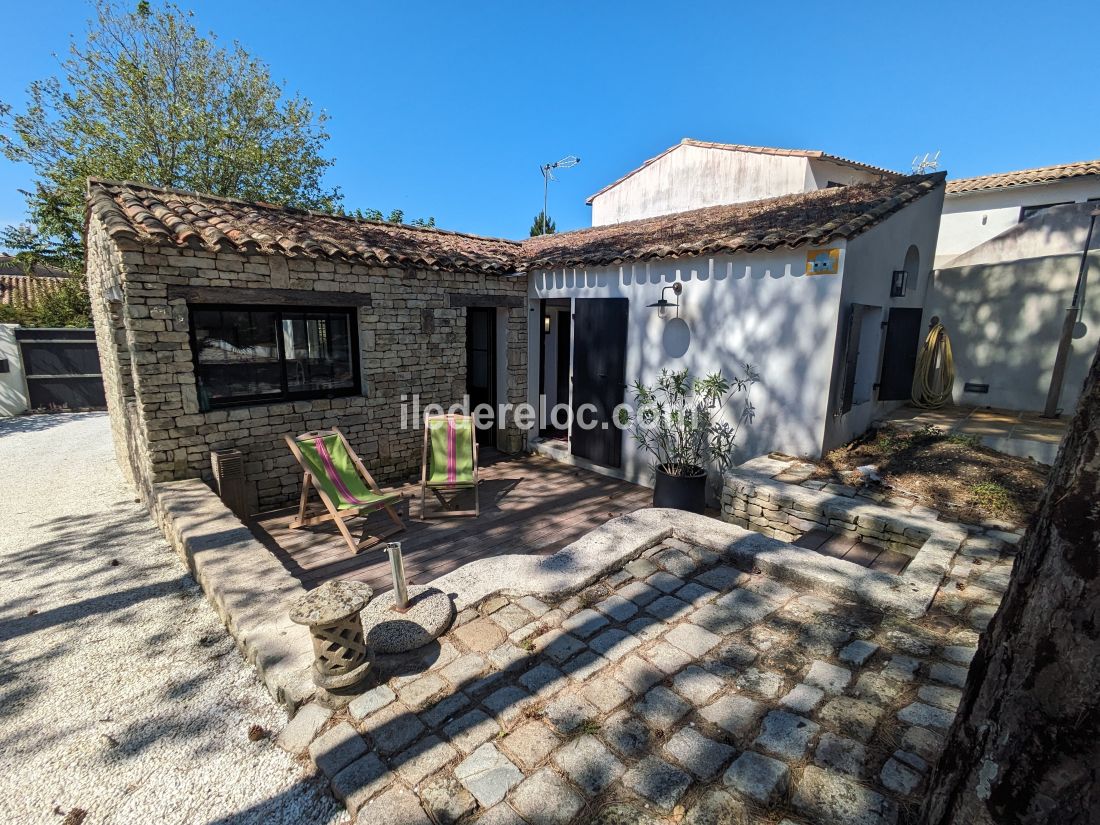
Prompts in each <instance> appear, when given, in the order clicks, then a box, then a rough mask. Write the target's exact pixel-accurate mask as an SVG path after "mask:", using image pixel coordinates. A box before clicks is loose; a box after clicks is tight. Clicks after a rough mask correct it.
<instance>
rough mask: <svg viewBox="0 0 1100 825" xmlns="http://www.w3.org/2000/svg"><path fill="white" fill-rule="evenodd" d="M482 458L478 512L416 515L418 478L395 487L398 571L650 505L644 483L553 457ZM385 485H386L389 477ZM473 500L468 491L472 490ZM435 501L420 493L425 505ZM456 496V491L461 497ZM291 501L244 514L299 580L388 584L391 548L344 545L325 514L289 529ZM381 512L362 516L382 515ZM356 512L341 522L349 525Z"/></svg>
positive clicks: (444, 568)
mask: <svg viewBox="0 0 1100 825" xmlns="http://www.w3.org/2000/svg"><path fill="white" fill-rule="evenodd" d="M489 453H490V451H488V450H484V451H483V453H482V461H481V515H480V516H479V517H478V518H472V517H469V518H456V517H450V518H439V519H428V520H426V521H420V520H419V516H420V500H419V499H420V485H419V484H418V483H417V484H406V485H404V486H401V487H398V488H397V489H399V490H400V491H401V492H402V493H403V494H404V495H405V499H406V500H405V502H404V503H403V504H402V505H401V507H400V508H399V511H400V512H401V516H402V518H405V517H406V514H407V513H408V512H409V510H410V509H411V511H412V512H411V515H412V516H414V518H406V525H407V526H408V529H407V530H406V531H405V532H404V533H399V534H397V535H396V536H394V537H393V540H395V541H400V542H401V546H402V551H403V554H404V557H405V572H406V575H407V577H408V580H409V581H410V582H411V583H415V584H426V583H427V582H429V581H431V580H432V579H435V578H437V577H439V576H442V575H443V574H444V573H449V572H450V571H452V570H455V569H457V568H458V567H461V566H462V565H464V564H466V563H467V562H470V561H474V560H476V559H484V558H489V557H491V556H497V555H501V554H505V553H538V554H548V553H553V552H554V551H556V550H558V549H560V548H562V547H564V546H565V545H567V544H569V543H571V542H573V541H576V539H578V538H579V537H580V536H582V535H583V534H585V533H587V532H588V531H589V530H592V529H593V528H595V527H598V526H599V525H601V524H603V523H604V522H606V521H607V520H609V519H611V518H614V517H615V516H620V515H623V514H624V513H630V512H633V511H634V510H637V509H639V508H641V507H648V506H649V504H650V501H651V498H652V491H651V490H649V489H647V488H645V487H640V486H638V485H636V484H630V483H628V482H625V481H620V480H618V479H613V478H608V477H606V476H602V475H599V474H598V473H593V472H591V471H588V470H582V469H580V468H577V467H570V466H567V465H565V464H560V463H558V462H556V461H553V460H552V459H549V458H546V457H544V456H525V457H521V458H514V457H510V456H504V455H501V454H499V453H498V454H493V455H490V454H489ZM383 486H384V489H387V490H388V489H391V487H389V486H385V485H383ZM470 501H471V506H472V494H471V497H470ZM433 504H435V505H436V508H437V509H438V503H436V502H435V501H434V499H433V498H432V496H431V494H429V496H428V506H429V512H431V511H432V505H433ZM462 505H463V502H461V501H460V506H462ZM293 513H294V508H293V507H288V508H286V509H283V510H274V511H270V512H267V513H261V514H259V515H258V516H255V517H254V518H253V519H252V522H251V526H252V529H253V531H254V532H255V533H256V535H257V537H258V538H259V539H260V541H262V542H263V543H264V544H265V545H266V546H267V547H268V548H269V549H270V550H271V552H272V553H273V554H274V555H275V557H276V558H278V559H279V560H280V561H281V562H282V563H283V565H284V566H285V567H286V569H287V570H288V571H290V573H291V574H292V575H294V576H295V577H296V578H298V580H299V581H301V582H302V583H303V584H304V585H305V586H306V587H308V588H313V587H316V586H317V585H319V584H321V583H323V582H325V581H327V580H329V579H336V578H339V579H354V580H357V581H364V582H367V583H368V584H370V585H371V586H372V587H373V588H374V590H375V592H376V593H380V592H385V591H387V590H389V589H390V587H391V583H390V568H389V558H388V557H387V556H386V554H385V553H384V552H382V551H381V550H379V549H378V547H373V548H370V549H368V550H364V551H363V552H361V553H359V554H357V555H352V554H351V552H350V551H349V550H348V547H347V545H346V544H345V543H344V542H343V540H341V538H340V536H339V534H338V533H337V532H336V529H335V527H333V526H332V525H331V524H327V525H321V526H318V527H313V528H303V529H298V530H291V529H290V528H289V527H287V524H288V523H289V522H290V519H291V516H292V515H293ZM388 523H389V522H388V520H386V519H385V516H384V515H382V514H379V513H375V514H372V515H371V516H370V522H369V524H370V526H371V527H374V526H376V525H378V526H382V525H383V524H388ZM362 524H363V522H362V520H360V519H354V520H352V522H350V524H349V526H350V527H351V529H352V532H353V533H354V534H355V535H358V534H359V531H360V530H362Z"/></svg>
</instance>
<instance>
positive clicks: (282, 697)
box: [150, 479, 317, 713]
mask: <svg viewBox="0 0 1100 825" xmlns="http://www.w3.org/2000/svg"><path fill="white" fill-rule="evenodd" d="M150 509H151V510H152V515H153V518H154V520H155V521H156V522H157V526H159V527H160V530H161V532H162V533H164V536H165V538H166V539H168V542H169V544H171V545H172V548H173V549H174V550H175V551H176V553H177V554H178V555H179V556H180V558H181V559H182V560H183V562H184V564H186V565H187V569H188V570H189V571H190V573H191V575H192V576H193V577H194V578H195V581H197V582H198V583H199V585H200V586H201V587H202V589H203V591H204V592H205V593H206V598H207V599H208V600H209V601H210V603H211V604H212V605H213V606H214V609H215V610H216V611H217V612H218V615H219V616H220V617H221V619H222V622H223V623H224V624H225V627H226V629H227V630H228V631H229V633H230V635H232V636H233V638H234V639H235V640H236V642H237V647H238V648H239V649H240V651H241V654H242V655H243V656H244V658H245V660H246V661H247V662H248V663H249V664H251V665H253V666H254V667H255V668H256V671H257V672H258V673H259V676H260V679H261V681H262V682H263V683H264V686H265V687H266V688H267V690H268V692H269V693H270V694H271V695H272V697H273V698H274V699H275V701H276V702H278V703H279V704H281V705H283V706H285V707H286V708H287V710H288V711H290V712H291V713H294V711H295V710H296V709H297V708H298V706H300V705H302V704H303V703H305V702H307V701H308V700H309V699H310V697H312V696H313V695H314V693H316V691H317V688H316V686H315V685H314V684H313V680H312V679H311V677H310V674H309V669H310V666H311V665H312V663H313V644H312V642H311V640H310V635H309V629H308V628H306V627H303V626H301V625H297V624H294V622H292V621H291V620H290V617H289V610H290V603H291V602H292V601H294V600H295V599H297V598H298V597H300V596H301V595H302V594H304V593H305V592H306V589H305V587H303V586H302V584H301V583H300V582H299V581H298V580H297V579H295V578H294V577H293V576H292V575H290V573H288V572H287V571H286V569H285V568H284V567H283V566H282V564H280V563H279V561H278V559H276V558H275V557H274V556H273V555H272V554H271V551H270V550H268V549H267V548H266V547H264V546H263V545H262V544H261V543H260V542H259V541H258V540H257V539H256V537H255V536H253V535H252V531H251V530H249V529H248V527H246V526H245V525H244V523H242V522H241V520H240V519H238V518H237V517H236V516H235V515H234V514H233V513H232V511H231V510H230V509H229V508H228V507H226V506H225V504H223V503H222V500H221V499H220V498H218V496H217V494H216V493H214V491H213V490H211V489H210V488H209V487H207V486H206V484H205V483H204V482H202V481H201V480H199V479H188V480H185V481H170V482H165V483H163V484H157V485H154V486H153V495H152V498H151V500H150Z"/></svg>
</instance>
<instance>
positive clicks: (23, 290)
mask: <svg viewBox="0 0 1100 825" xmlns="http://www.w3.org/2000/svg"><path fill="white" fill-rule="evenodd" d="M64 281H65V279H64V278H59V277H57V276H45V277H40V276H36V275H0V304H9V305H12V306H30V305H31V304H33V303H34V302H35V301H36V300H38V299H39V298H40V297H42V296H43V295H45V294H46V293H47V292H52V291H53V290H55V289H57V288H58V287H60V286H61V284H63V283H64Z"/></svg>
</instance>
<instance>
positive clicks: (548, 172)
mask: <svg viewBox="0 0 1100 825" xmlns="http://www.w3.org/2000/svg"><path fill="white" fill-rule="evenodd" d="M580 162H581V159H580V158H579V157H577V156H576V155H566V156H565V157H564V158H562V159H561V160H556V161H554V162H553V163H544V164H542V165H541V166H540V167H539V171H540V172H542V234H543V235H545V234H546V225H547V222H548V220H549V219H548V218H547V216H546V206H547V203H546V201H547V198H548V197H549V193H550V181H552V180H557V178H555V177H554V170H555V169H568V168H570V167H571V166H576V165H577V164H578V163H580Z"/></svg>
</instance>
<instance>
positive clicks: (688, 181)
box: [592, 143, 812, 226]
mask: <svg viewBox="0 0 1100 825" xmlns="http://www.w3.org/2000/svg"><path fill="white" fill-rule="evenodd" d="M808 178H812V175H811V173H810V171H809V161H808V160H807V159H806V158H803V157H791V156H785V155H764V154H760V153H757V152H735V151H732V150H729V149H714V148H704V147H702V146H692V145H691V144H686V143H685V144H680V145H679V146H677V147H676V148H675V149H673V150H672V151H671V152H669V153H668V154H666V155H664V156H663V157H661V158H659V159H658V160H655V161H653V163H651V164H649V165H648V166H646V167H644V168H643V169H641V170H639V171H638V172H636V173H634V174H633V175H631V176H630V177H629V178H627V179H626V180H624V181H623V182H622V183H619V184H618V185H616V186H614V187H612V188H611V189H609V190H608V191H606V192H604V193H603V194H602V195H598V196H596V197H595V198H594V199H593V201H592V225H593V226H603V225H605V224H609V223H621V222H622V221H632V220H637V219H638V218H649V217H653V216H654V215H668V214H670V213H673V212H685V211H687V210H689V209H700V208H702V207H704V206H717V205H719V204H728V203H741V202H743V201H752V200H759V199H760V198H771V197H775V196H777V195H789V194H791V193H794V192H803V191H805V187H806V181H807V179H808Z"/></svg>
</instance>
